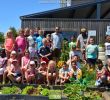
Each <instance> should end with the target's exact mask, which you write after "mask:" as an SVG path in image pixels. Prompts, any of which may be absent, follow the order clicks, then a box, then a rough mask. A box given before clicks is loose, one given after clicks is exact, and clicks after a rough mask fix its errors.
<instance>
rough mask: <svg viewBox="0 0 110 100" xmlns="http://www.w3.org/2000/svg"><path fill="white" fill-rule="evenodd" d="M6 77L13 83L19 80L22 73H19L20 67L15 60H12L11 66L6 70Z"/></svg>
mask: <svg viewBox="0 0 110 100" xmlns="http://www.w3.org/2000/svg"><path fill="white" fill-rule="evenodd" d="M7 77H8V78H9V80H11V82H13V83H15V82H17V83H20V82H21V77H22V75H21V70H20V67H19V65H18V61H17V60H13V61H12V64H11V67H10V68H9V70H8V75H7Z"/></svg>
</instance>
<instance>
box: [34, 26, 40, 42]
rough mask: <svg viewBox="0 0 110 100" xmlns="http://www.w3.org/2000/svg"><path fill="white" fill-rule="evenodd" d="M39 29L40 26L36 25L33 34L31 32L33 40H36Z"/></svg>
mask: <svg viewBox="0 0 110 100" xmlns="http://www.w3.org/2000/svg"><path fill="white" fill-rule="evenodd" d="M39 30H40V27H37V28H36V29H35V31H34V34H33V38H34V41H35V40H36V38H37V37H38V36H39Z"/></svg>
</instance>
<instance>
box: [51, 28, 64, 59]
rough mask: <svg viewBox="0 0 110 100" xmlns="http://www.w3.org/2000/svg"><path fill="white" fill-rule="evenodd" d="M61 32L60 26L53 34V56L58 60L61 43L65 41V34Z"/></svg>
mask: <svg viewBox="0 0 110 100" xmlns="http://www.w3.org/2000/svg"><path fill="white" fill-rule="evenodd" d="M60 32H61V31H60V27H56V28H55V32H54V33H52V34H51V39H52V49H53V57H54V59H55V60H56V61H58V60H59V57H60V54H61V45H62V41H63V36H62V34H61V33H60Z"/></svg>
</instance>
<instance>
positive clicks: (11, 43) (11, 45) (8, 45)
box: [4, 30, 15, 58]
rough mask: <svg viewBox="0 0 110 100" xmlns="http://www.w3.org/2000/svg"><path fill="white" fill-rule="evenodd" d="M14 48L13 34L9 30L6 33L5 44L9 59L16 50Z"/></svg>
mask: <svg viewBox="0 0 110 100" xmlns="http://www.w3.org/2000/svg"><path fill="white" fill-rule="evenodd" d="M14 46H15V40H14V37H13V33H12V31H11V30H8V32H7V33H6V38H5V43H4V47H5V52H6V56H7V58H9V57H10V53H11V51H12V50H13V49H14Z"/></svg>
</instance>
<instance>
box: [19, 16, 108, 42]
mask: <svg viewBox="0 0 110 100" xmlns="http://www.w3.org/2000/svg"><path fill="white" fill-rule="evenodd" d="M109 25H110V20H106V19H104V20H96V19H91V20H90V19H81V20H80V19H60V18H59V19H58V18H30V19H29V18H28V19H22V25H21V27H22V28H26V27H29V28H36V27H38V26H39V27H41V28H43V29H44V30H47V31H49V30H50V31H54V29H55V27H56V26H60V27H61V28H62V31H75V32H77V33H79V32H80V28H81V27H86V28H87V29H88V30H96V31H97V36H96V42H97V43H102V42H105V33H106V30H107V26H109Z"/></svg>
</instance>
